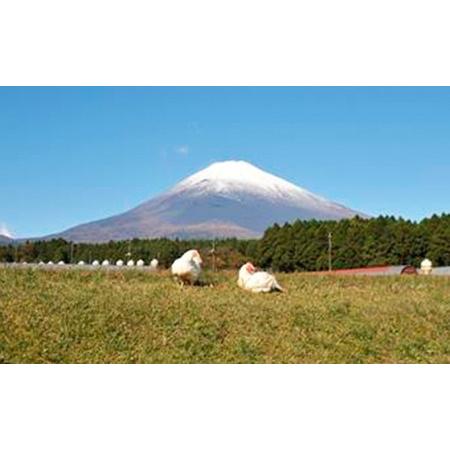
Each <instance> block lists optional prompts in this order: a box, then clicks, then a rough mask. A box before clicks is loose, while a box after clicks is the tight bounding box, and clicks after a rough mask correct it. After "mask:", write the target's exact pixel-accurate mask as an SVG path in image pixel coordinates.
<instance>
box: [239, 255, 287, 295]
mask: <svg viewBox="0 0 450 450" xmlns="http://www.w3.org/2000/svg"><path fill="white" fill-rule="evenodd" d="M238 286H239V287H241V288H242V289H245V290H247V291H250V292H271V291H280V292H283V288H282V287H281V286H280V285H279V284H278V282H277V280H276V279H275V277H274V276H273V275H271V274H270V273H267V272H257V271H256V269H255V267H254V266H253V264H252V263H250V262H248V263H247V264H244V265H243V266H242V267H241V269H240V270H239V279H238Z"/></svg>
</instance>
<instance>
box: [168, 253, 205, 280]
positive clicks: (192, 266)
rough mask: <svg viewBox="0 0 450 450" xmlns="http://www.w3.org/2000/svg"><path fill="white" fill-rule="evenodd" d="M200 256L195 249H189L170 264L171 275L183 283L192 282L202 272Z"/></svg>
mask: <svg viewBox="0 0 450 450" xmlns="http://www.w3.org/2000/svg"><path fill="white" fill-rule="evenodd" d="M202 263H203V261H202V258H201V256H200V253H199V252H198V251H197V250H189V251H187V252H186V253H185V254H184V255H183V256H181V257H180V258H178V259H176V260H175V261H174V263H173V264H172V275H174V276H175V277H176V278H177V279H179V280H180V281H181V282H182V283H183V284H194V283H195V282H196V281H197V280H198V278H199V276H200V273H201V272H202Z"/></svg>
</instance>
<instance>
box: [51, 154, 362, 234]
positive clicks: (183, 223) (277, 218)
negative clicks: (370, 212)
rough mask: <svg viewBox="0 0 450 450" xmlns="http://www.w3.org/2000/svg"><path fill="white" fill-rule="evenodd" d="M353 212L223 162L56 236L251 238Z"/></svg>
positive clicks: (246, 167) (245, 167)
mask: <svg viewBox="0 0 450 450" xmlns="http://www.w3.org/2000/svg"><path fill="white" fill-rule="evenodd" d="M356 214H360V213H358V212H356V211H353V210H351V209H348V208H346V207H344V206H342V205H339V204H337V203H333V202H331V201H329V200H326V199H324V198H322V197H319V196H317V195H315V194H313V193H311V192H309V191H307V190H306V189H303V188H301V187H299V186H296V185H295V184H293V183H291V182H289V181H286V180H284V179H282V178H280V177H277V176H275V175H272V174H270V173H268V172H265V171H264V170H262V169H259V168H258V167H256V166H254V165H252V164H250V163H248V162H246V161H222V162H216V163H214V164H211V165H210V166H208V167H206V168H205V169H203V170H200V171H199V172H197V173H195V174H193V175H191V176H189V177H187V178H185V179H184V180H182V181H180V182H179V183H178V184H176V185H175V186H174V187H173V188H172V189H170V190H169V191H167V192H165V193H163V194H161V195H159V196H157V197H154V198H152V199H150V200H148V201H146V202H144V203H142V204H141V205H139V206H137V207H136V208H133V209H131V210H129V211H126V212H124V213H123V214H119V215H117V216H113V217H108V218H106V219H103V220H98V221H96V222H91V223H87V224H84V225H79V226H77V227H74V228H72V229H70V230H67V231H65V232H63V233H61V234H59V235H57V236H61V237H64V238H66V239H68V240H74V241H94V242H95V241H97V242H98V241H108V240H121V239H131V238H135V237H136V238H155V237H170V238H175V237H177V238H220V237H239V238H254V237H259V236H261V235H262V234H263V232H264V230H265V229H267V228H268V227H269V226H271V225H273V224H274V223H276V222H277V223H284V222H290V221H293V220H296V219H301V220H309V219H319V220H340V219H344V218H349V217H353V216H355V215H356ZM360 215H361V214H360ZM52 237H55V236H52Z"/></svg>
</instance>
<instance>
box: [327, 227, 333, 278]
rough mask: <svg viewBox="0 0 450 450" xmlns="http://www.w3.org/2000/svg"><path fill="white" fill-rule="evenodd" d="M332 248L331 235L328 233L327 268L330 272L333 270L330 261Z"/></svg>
mask: <svg viewBox="0 0 450 450" xmlns="http://www.w3.org/2000/svg"><path fill="white" fill-rule="evenodd" d="M332 250H333V235H332V234H331V232H330V233H328V270H329V271H330V272H331V271H332V270H333V266H332V262H331V253H332Z"/></svg>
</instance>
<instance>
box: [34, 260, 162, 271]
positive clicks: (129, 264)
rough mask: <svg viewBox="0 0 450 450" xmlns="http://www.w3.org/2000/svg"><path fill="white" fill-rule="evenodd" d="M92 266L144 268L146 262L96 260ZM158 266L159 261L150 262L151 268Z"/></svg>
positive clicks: (82, 262) (50, 262) (83, 263)
mask: <svg viewBox="0 0 450 450" xmlns="http://www.w3.org/2000/svg"><path fill="white" fill-rule="evenodd" d="M44 264H46V263H44V262H43V261H41V262H40V263H39V265H44ZM54 264H55V263H54V262H53V261H49V262H48V263H47V265H50V266H52V265H54ZM65 264H66V263H65V262H64V261H59V262H58V263H57V265H59V266H64V265H65ZM77 265H78V266H84V265H88V264H87V263H85V262H84V261H80V262H78V264H77ZM91 265H92V266H95V267H98V266H104V267H105V266H113V265H116V266H118V267H124V266H127V267H134V266H136V267H144V266H145V262H144V260H143V259H139V260H138V261H136V262H134V260H132V259H130V260H128V261H127V262H126V263H125V261H123V260H121V259H119V260H117V261H116V262H115V264H114V263H111V262H110V261H109V260H107V259H105V260H104V261H102V262H100V261H98V260H95V261H93V262H92V264H91ZM158 265H159V262H158V260H157V259H152V260H151V261H150V267H151V268H152V269H155V270H156V269H157V268H158Z"/></svg>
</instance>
